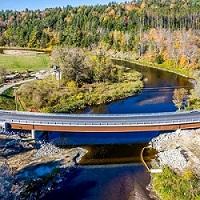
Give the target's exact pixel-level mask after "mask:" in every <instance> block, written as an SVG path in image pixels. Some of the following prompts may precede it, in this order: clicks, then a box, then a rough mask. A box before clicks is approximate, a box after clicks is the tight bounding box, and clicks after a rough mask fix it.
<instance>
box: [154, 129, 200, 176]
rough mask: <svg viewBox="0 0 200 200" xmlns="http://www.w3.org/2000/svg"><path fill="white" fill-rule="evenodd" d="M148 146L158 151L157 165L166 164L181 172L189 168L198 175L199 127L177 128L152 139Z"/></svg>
mask: <svg viewBox="0 0 200 200" xmlns="http://www.w3.org/2000/svg"><path fill="white" fill-rule="evenodd" d="M150 146H151V147H152V148H154V149H155V150H156V151H157V152H158V153H157V156H156V159H155V161H156V163H157V165H158V166H160V167H163V166H166V165H167V166H168V167H170V168H171V169H172V170H173V171H175V172H177V173H181V172H183V171H184V170H187V169H190V170H192V171H193V172H194V173H195V174H197V175H198V176H200V149H199V146H200V129H197V130H177V131H176V132H172V133H165V134H161V135H160V136H158V137H156V138H154V139H152V141H151V142H150Z"/></svg>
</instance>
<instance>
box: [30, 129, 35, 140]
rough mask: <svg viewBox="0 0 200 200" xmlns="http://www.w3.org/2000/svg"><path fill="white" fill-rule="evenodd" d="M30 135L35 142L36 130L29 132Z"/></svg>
mask: <svg viewBox="0 0 200 200" xmlns="http://www.w3.org/2000/svg"><path fill="white" fill-rule="evenodd" d="M31 135H32V139H33V140H35V139H36V130H34V129H33V130H31Z"/></svg>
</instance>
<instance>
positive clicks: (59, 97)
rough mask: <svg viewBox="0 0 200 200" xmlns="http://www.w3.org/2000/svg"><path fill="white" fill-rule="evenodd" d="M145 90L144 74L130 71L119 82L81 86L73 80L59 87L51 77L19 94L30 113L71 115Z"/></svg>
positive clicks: (20, 89) (33, 84)
mask: <svg viewBox="0 0 200 200" xmlns="http://www.w3.org/2000/svg"><path fill="white" fill-rule="evenodd" d="M142 88H143V82H142V75H141V74H140V73H139V72H136V71H133V70H131V71H130V70H129V71H126V72H123V73H122V75H120V81H118V82H110V81H105V82H97V83H92V84H83V85H82V86H81V87H78V86H77V84H76V83H75V82H73V81H71V82H68V83H66V84H65V85H63V86H61V87H60V88H58V81H56V80H54V79H51V78H49V79H45V80H39V81H35V82H32V83H30V84H25V85H22V86H21V87H20V88H19V90H18V91H17V93H18V96H19V98H20V102H21V103H22V104H23V105H24V107H25V108H26V110H28V111H38V112H60V113H61V112H65V113H67V112H68V113H71V112H75V111H78V110H82V109H84V108H86V107H87V106H92V105H100V104H106V103H109V102H111V101H115V100H119V99H123V98H126V97H129V96H133V95H136V94H137V93H139V92H140V91H141V89H142ZM30 94H31V95H30ZM35 99H40V100H39V101H38V100H37V101H35Z"/></svg>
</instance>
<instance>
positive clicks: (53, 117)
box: [0, 110, 200, 134]
mask: <svg viewBox="0 0 200 200" xmlns="http://www.w3.org/2000/svg"><path fill="white" fill-rule="evenodd" d="M0 126H1V127H2V128H4V129H6V128H8V127H9V128H11V129H16V130H30V131H32V133H33V134H35V132H37V131H44V132H46V131H47V132H52V131H54V132H65V133H67V132H82V133H84V132H108V133H109V132H136V131H170V130H177V129H193V128H200V111H191V112H189V111H188V112H166V113H150V114H116V115H113V114H44V113H32V112H17V111H4V110H0Z"/></svg>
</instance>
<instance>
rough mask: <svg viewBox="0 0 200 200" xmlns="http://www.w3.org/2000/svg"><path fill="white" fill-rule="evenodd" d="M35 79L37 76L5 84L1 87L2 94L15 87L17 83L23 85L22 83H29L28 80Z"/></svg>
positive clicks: (0, 92) (0, 93)
mask: <svg viewBox="0 0 200 200" xmlns="http://www.w3.org/2000/svg"><path fill="white" fill-rule="evenodd" d="M34 80H35V78H31V79H27V80H22V81H18V82H16V83H9V84H5V85H3V86H2V87H0V95H2V94H3V93H4V92H5V91H6V90H8V89H10V88H12V87H15V86H17V85H21V84H24V83H28V82H30V81H34Z"/></svg>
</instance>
